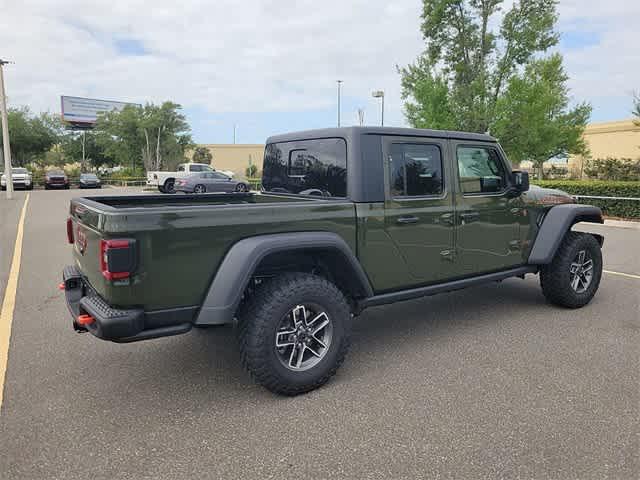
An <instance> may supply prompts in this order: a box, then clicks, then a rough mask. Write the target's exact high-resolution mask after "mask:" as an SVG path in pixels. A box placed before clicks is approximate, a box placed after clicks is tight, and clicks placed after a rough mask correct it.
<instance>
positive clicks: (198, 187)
mask: <svg viewBox="0 0 640 480" xmlns="http://www.w3.org/2000/svg"><path fill="white" fill-rule="evenodd" d="M206 191H207V189H206V187H205V186H204V185H196V186H195V187H193V193H205V192H206Z"/></svg>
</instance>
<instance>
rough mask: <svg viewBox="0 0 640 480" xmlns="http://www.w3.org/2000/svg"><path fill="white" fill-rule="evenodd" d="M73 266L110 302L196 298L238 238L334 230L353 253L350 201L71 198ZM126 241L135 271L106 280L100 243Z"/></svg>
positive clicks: (155, 303)
mask: <svg viewBox="0 0 640 480" xmlns="http://www.w3.org/2000/svg"><path fill="white" fill-rule="evenodd" d="M70 214H71V222H72V225H71V228H72V229H73V232H74V236H75V245H74V247H73V250H74V251H73V254H74V259H75V265H76V267H77V268H78V269H79V270H80V271H81V272H82V273H83V275H84V276H85V277H86V279H87V280H88V282H89V283H90V284H91V285H92V287H93V288H94V289H95V291H96V292H97V293H98V294H99V295H101V296H102V297H103V298H108V299H109V300H110V302H111V304H112V305H113V306H116V307H122V308H128V307H136V308H137V307H141V308H144V310H145V311H150V310H162V309H164V308H169V307H172V308H175V307H177V306H178V307H192V306H196V305H199V304H200V303H201V302H202V299H203V296H204V295H205V293H206V290H207V288H208V286H209V284H210V283H211V280H212V276H213V274H214V273H215V272H216V271H217V268H218V265H219V264H220V262H221V261H222V259H223V258H224V256H225V255H226V253H227V251H228V250H229V249H230V248H231V246H232V245H234V244H235V243H236V242H237V241H238V240H241V239H243V238H247V237H250V236H255V235H264V234H270V233H285V232H294V231H295V232H300V231H330V232H334V233H337V234H339V235H340V236H341V237H342V238H343V239H344V240H345V242H346V243H347V244H348V245H349V246H350V247H351V248H352V249H353V251H354V252H355V251H356V214H355V206H354V203H353V202H351V201H348V200H346V199H328V198H324V197H303V196H299V195H286V194H284V195H283V194H262V193H259V194H256V193H242V194H241V193H233V194H201V195H131V196H96V197H84V198H76V199H73V200H72V201H71V208H70ZM109 239H133V240H135V244H136V250H137V259H138V260H137V266H136V268H135V274H134V275H133V276H132V277H131V278H130V279H127V280H126V281H123V282H115V281H108V280H106V279H105V278H104V276H103V275H102V270H101V266H100V255H101V253H100V242H101V240H109Z"/></svg>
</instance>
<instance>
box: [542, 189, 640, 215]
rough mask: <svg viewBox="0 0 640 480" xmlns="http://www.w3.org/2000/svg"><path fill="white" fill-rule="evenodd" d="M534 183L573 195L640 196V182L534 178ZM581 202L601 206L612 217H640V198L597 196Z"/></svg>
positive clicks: (580, 200)
mask: <svg viewBox="0 0 640 480" xmlns="http://www.w3.org/2000/svg"><path fill="white" fill-rule="evenodd" d="M532 183H535V184H536V185H539V186H541V187H545V188H556V189H558V190H563V191H565V192H567V193H570V194H571V195H589V196H596V197H630V198H640V182H614V181H608V182H607V181H602V180H532ZM578 201H579V202H580V203H585V204H589V205H595V206H597V207H600V208H601V209H602V211H603V212H604V214H605V215H608V216H611V217H623V218H640V200H600V199H595V198H582V199H578Z"/></svg>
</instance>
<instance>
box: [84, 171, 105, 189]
mask: <svg viewBox="0 0 640 480" xmlns="http://www.w3.org/2000/svg"><path fill="white" fill-rule="evenodd" d="M79 185H80V188H102V182H101V181H100V179H99V178H98V176H97V175H96V174H95V173H81V174H80V182H79Z"/></svg>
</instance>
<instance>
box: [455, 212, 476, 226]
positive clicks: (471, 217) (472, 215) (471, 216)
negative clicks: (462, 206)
mask: <svg viewBox="0 0 640 480" xmlns="http://www.w3.org/2000/svg"><path fill="white" fill-rule="evenodd" d="M460 218H461V219H462V223H463V224H464V223H465V222H473V221H475V220H478V219H479V218H480V212H467V213H461V214H460Z"/></svg>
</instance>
